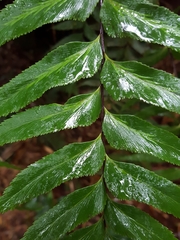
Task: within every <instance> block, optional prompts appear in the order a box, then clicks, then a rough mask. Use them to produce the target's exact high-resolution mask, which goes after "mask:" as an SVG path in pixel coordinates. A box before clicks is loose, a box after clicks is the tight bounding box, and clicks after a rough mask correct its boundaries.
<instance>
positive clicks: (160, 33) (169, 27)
mask: <svg viewBox="0 0 180 240" xmlns="http://www.w3.org/2000/svg"><path fill="white" fill-rule="evenodd" d="M101 20H102V23H103V25H104V29H105V31H106V32H107V34H108V35H109V36H111V37H120V38H122V37H132V38H134V39H139V40H141V41H145V42H153V43H158V44H161V45H164V46H167V47H170V48H172V49H175V50H179V49H180V30H179V29H180V18H179V16H178V15H176V14H174V13H173V12H171V11H169V10H168V9H167V8H164V7H159V6H157V5H153V4H150V3H148V1H142V0H137V1H131V0H128V1H127V0H104V3H103V6H102V8H101Z"/></svg>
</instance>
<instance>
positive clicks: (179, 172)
mask: <svg viewBox="0 0 180 240" xmlns="http://www.w3.org/2000/svg"><path fill="white" fill-rule="evenodd" d="M154 172H155V173H156V174H158V175H160V176H162V177H164V178H167V179H168V180H171V181H176V180H179V179H180V168H172V167H171V168H166V169H160V170H154Z"/></svg>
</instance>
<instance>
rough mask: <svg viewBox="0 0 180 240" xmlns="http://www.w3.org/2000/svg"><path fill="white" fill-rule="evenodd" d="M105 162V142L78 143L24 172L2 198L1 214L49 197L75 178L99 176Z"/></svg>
mask: <svg viewBox="0 0 180 240" xmlns="http://www.w3.org/2000/svg"><path fill="white" fill-rule="evenodd" d="M103 161H104V146H103V144H102V141H101V138H100V137H98V138H97V139H96V140H94V141H91V142H86V143H74V144H70V145H68V146H65V147H64V148H62V149H60V150H58V151H56V152H54V153H52V154H50V155H48V156H46V157H44V158H43V159H41V160H39V161H37V162H35V163H33V164H31V165H30V166H29V167H28V168H26V169H24V170H23V171H22V172H21V173H20V174H18V175H17V176H16V178H15V179H14V180H13V181H12V183H11V185H10V186H9V187H8V188H6V190H5V192H4V195H3V196H2V197H0V212H4V211H7V210H9V209H13V208H14V207H16V205H18V204H21V203H24V202H26V201H27V200H28V199H30V198H33V197H36V196H38V195H40V194H43V193H46V192H48V191H50V190H51V189H53V188H55V187H56V186H58V185H60V184H61V183H63V182H66V181H68V180H70V179H72V178H77V177H82V176H88V175H93V174H95V173H96V172H97V171H98V170H99V169H100V167H101V166H102V164H103Z"/></svg>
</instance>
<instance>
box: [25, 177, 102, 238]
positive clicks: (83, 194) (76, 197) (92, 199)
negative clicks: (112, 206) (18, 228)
mask: <svg viewBox="0 0 180 240" xmlns="http://www.w3.org/2000/svg"><path fill="white" fill-rule="evenodd" d="M105 202H106V195H105V192H104V186H103V183H102V180H99V182H98V183H96V184H94V185H92V186H89V187H86V188H83V189H79V190H76V191H75V192H73V193H71V194H69V195H68V196H66V197H65V198H63V199H62V200H61V201H60V203H59V204H58V205H56V206H55V207H53V208H52V209H51V210H49V211H48V212H47V213H46V214H44V215H43V216H42V217H40V218H39V219H38V220H36V221H35V222H34V224H33V225H32V226H31V227H30V228H29V229H28V231H27V232H26V233H25V235H24V237H23V238H22V239H23V240H29V239H30V240H31V239H34V240H41V239H42V240H44V239H47V240H48V239H59V238H60V237H63V236H64V234H65V233H67V232H69V231H71V230H72V229H74V228H75V227H76V226H77V225H78V224H80V223H82V222H84V221H86V220H88V219H89V218H90V217H92V216H95V215H96V214H98V213H100V212H102V211H103V209H104V205H105ZM69 206H71V207H70V208H69ZM69 216H71V218H69Z"/></svg>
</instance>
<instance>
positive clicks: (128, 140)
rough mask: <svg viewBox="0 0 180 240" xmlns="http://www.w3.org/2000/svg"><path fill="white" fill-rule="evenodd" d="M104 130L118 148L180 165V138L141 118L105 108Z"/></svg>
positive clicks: (108, 138)
mask: <svg viewBox="0 0 180 240" xmlns="http://www.w3.org/2000/svg"><path fill="white" fill-rule="evenodd" d="M103 132H104V134H105V137H106V139H107V140H108V142H109V144H110V145H111V146H112V147H115V148H116V149H125V150H129V151H131V152H138V153H147V154H150V155H153V156H155V157H158V158H160V159H162V160H164V161H167V162H170V163H173V164H176V165H180V140H179V139H178V138H177V137H176V136H175V135H173V134H172V133H170V132H168V131H166V130H163V129H160V128H158V127H155V126H153V125H151V124H150V123H148V122H146V121H144V120H141V119H140V118H137V117H135V116H131V115H125V114H124V115H116V114H111V113H109V112H108V111H107V110H106V109H105V118H104V122H103Z"/></svg>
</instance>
